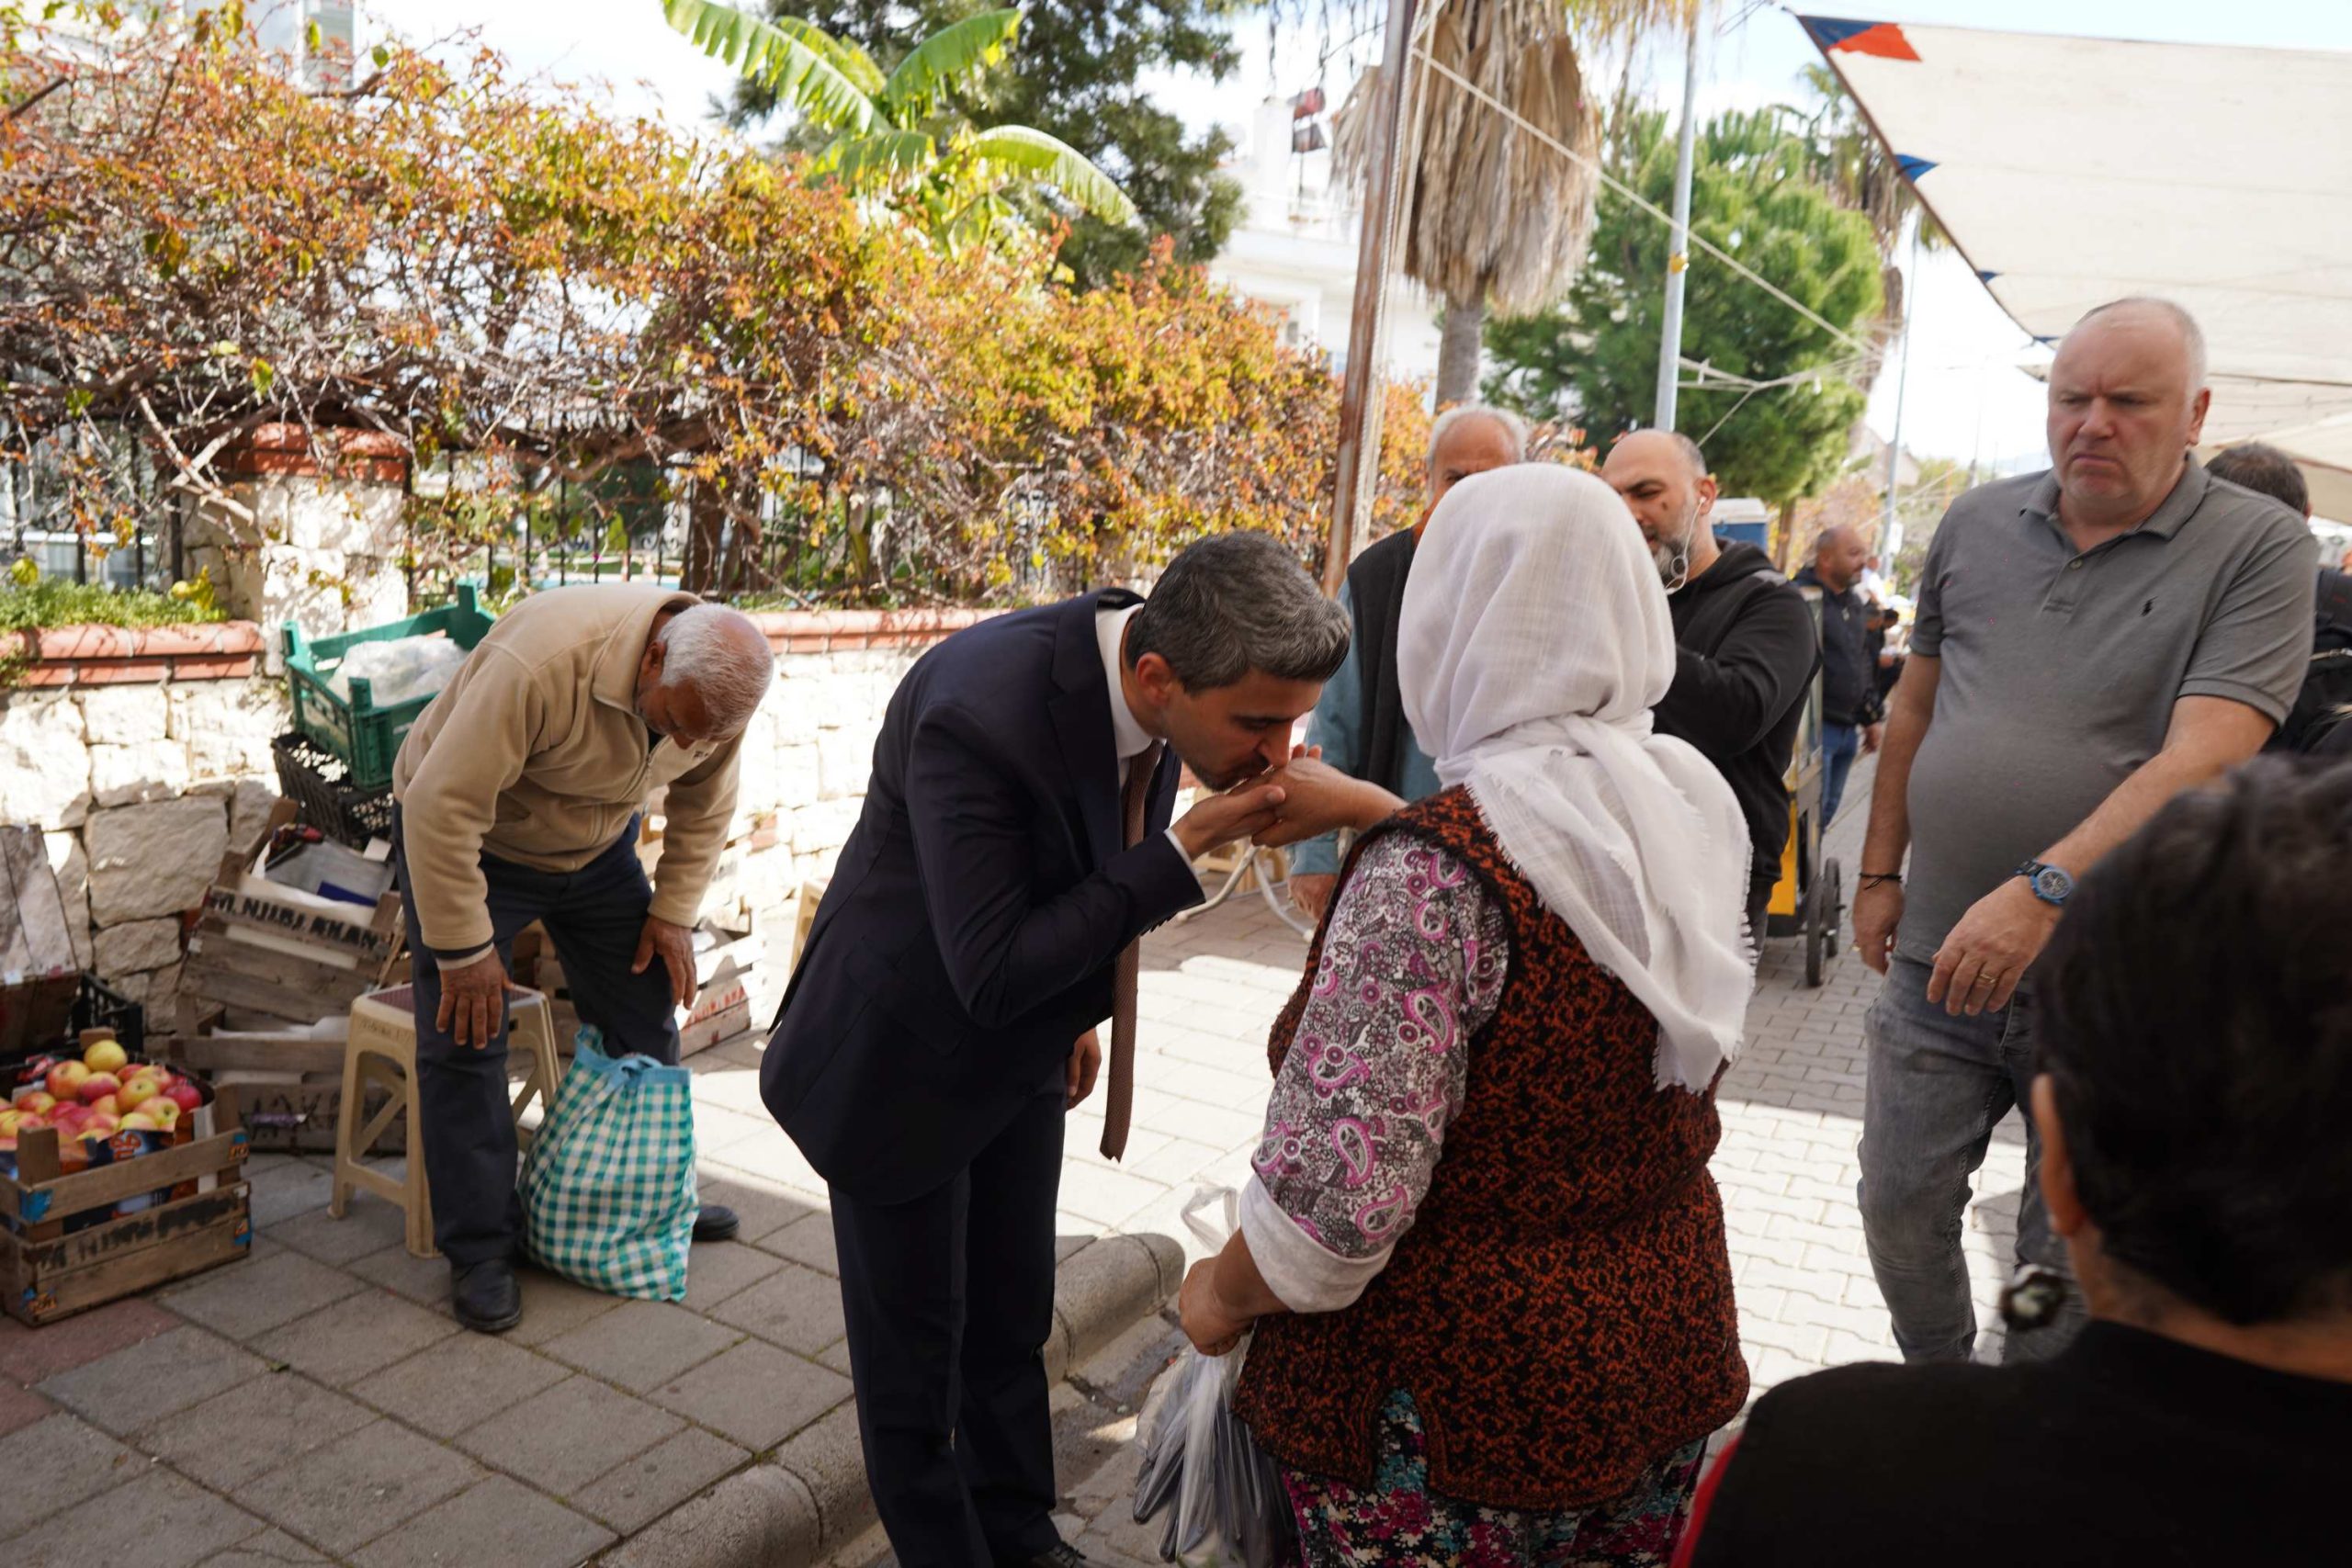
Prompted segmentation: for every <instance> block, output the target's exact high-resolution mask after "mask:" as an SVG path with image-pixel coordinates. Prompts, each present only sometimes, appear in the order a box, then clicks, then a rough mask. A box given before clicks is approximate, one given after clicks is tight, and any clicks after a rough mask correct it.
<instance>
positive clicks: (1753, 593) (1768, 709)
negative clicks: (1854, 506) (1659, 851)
mask: <svg viewBox="0 0 2352 1568" xmlns="http://www.w3.org/2000/svg"><path fill="white" fill-rule="evenodd" d="M1667 604H1668V606H1669V607H1670V608H1671V610H1672V611H1673V615H1674V640H1675V642H1676V644H1677V645H1679V653H1678V655H1677V657H1676V660H1675V670H1674V684H1673V686H1672V687H1671V688H1669V689H1668V692H1667V694H1666V700H1665V701H1664V702H1662V703H1660V704H1658V705H1657V708H1656V709H1655V710H1654V711H1653V717H1655V718H1656V720H1657V729H1658V733H1660V734H1661V735H1672V736H1675V737H1677V738H1679V739H1683V740H1687V741H1689V742H1690V743H1691V745H1693V746H1695V747H1697V748H1698V749H1699V750H1701V751H1702V752H1704V753H1705V754H1706V757H1707V761H1711V762H1713V763H1714V765H1715V767H1716V769H1717V771H1719V772H1720V773H1722V774H1723V775H1724V783H1726V784H1730V785H1731V791H1732V794H1734V795H1736V796H1738V797H1739V809H1740V814H1741V815H1742V816H1744V817H1746V818H1747V838H1748V846H1749V848H1750V850H1751V851H1752V852H1753V853H1754V865H1753V868H1752V870H1751V872H1750V876H1749V886H1750V889H1751V898H1752V897H1753V894H1754V891H1755V890H1756V889H1758V888H1760V887H1770V886H1772V884H1773V883H1775V882H1777V881H1779V880H1780V875H1781V851H1782V850H1784V849H1786V848H1787V847H1788V842H1789V791H1788V785H1787V784H1786V783H1785V782H1784V779H1785V776H1786V774H1787V773H1788V767H1789V752H1790V749H1791V748H1792V746H1794V744H1795V743H1796V735H1797V726H1798V724H1799V723H1800V722H1801V721H1802V720H1803V719H1804V696H1805V688H1806V687H1807V686H1808V685H1809V684H1810V683H1811V682H1812V680H1813V672H1814V671H1815V670H1816V669H1817V668H1819V666H1820V664H1821V629H1820V627H1819V626H1818V625H1816V624H1815V619H1814V612H1813V609H1812V607H1811V606H1809V605H1808V604H1805V602H1804V594H1803V593H1802V592H1799V591H1798V590H1797V588H1796V586H1795V585H1794V584H1793V583H1792V582H1790V581H1789V580H1788V579H1787V578H1785V577H1782V576H1781V574H1780V573H1779V572H1777V571H1774V570H1772V560H1771V558H1770V556H1767V555H1766V554H1765V553H1764V552H1763V551H1762V550H1759V549H1758V548H1757V547H1755V546H1754V545H1747V544H1729V545H1725V546H1724V553H1723V555H1722V557H1721V558H1719V559H1717V560H1716V562H1715V564H1714V565H1713V566H1712V567H1709V568H1708V569H1707V570H1706V571H1704V572H1703V573H1702V574H1701V575H1700V576H1698V577H1696V578H1693V579H1692V580H1691V581H1690V582H1689V583H1687V584H1685V585H1684V586H1683V589H1682V591H1681V592H1679V593H1675V594H1672V595H1670V596H1668V600H1667ZM1759 934H1760V933H1759Z"/></svg>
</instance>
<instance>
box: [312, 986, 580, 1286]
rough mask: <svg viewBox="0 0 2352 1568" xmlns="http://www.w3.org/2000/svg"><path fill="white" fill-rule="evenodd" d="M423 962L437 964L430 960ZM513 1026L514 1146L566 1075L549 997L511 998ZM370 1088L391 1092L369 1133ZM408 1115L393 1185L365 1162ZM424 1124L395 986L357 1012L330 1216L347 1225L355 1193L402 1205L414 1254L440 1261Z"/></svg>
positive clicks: (403, 1001)
mask: <svg viewBox="0 0 2352 1568" xmlns="http://www.w3.org/2000/svg"><path fill="white" fill-rule="evenodd" d="M424 962H426V963H430V962H432V961H431V960H430V959H429V958H428V959H426V960H424ZM506 1019H507V1023H506V1070H507V1078H508V1080H509V1082H510V1083H515V1084H519V1085H520V1088H521V1092H520V1093H518V1094H516V1095H515V1100H514V1105H515V1138H516V1140H517V1142H526V1141H527V1140H528V1138H529V1136H530V1134H529V1131H528V1130H527V1129H526V1128H525V1127H524V1126H523V1113H524V1112H525V1111H527V1110H528V1109H529V1108H530V1105H531V1102H532V1101H533V1100H537V1101H538V1102H539V1105H540V1108H541V1112H542V1114H544V1113H545V1111H546V1109H547V1108H548V1107H549V1106H552V1105H553V1104H554V1103H555V1086H556V1077H557V1074H558V1072H559V1071H560V1068H559V1066H558V1064H557V1060H556V1047H555V1024H554V1016H553V1013H552V1011H551V1010H550V1009H549V1008H548V999H547V998H546V997H545V996H544V995H543V994H541V993H540V992H537V991H533V990H526V989H525V988H524V987H520V986H514V987H508V988H507V992H506ZM518 1057H519V1058H520V1068H521V1070H520V1071H519V1072H517V1070H516V1068H517V1058H518ZM370 1088H380V1089H384V1090H385V1091H386V1094H387V1098H386V1100H385V1102H384V1105H383V1107H382V1109H380V1110H379V1111H377V1112H376V1114H375V1115H373V1116H371V1117H369V1118H368V1120H367V1122H366V1124H365V1125H362V1124H361V1122H360V1106H361V1103H362V1101H363V1100H364V1099H365V1096H366V1092H367V1090H368V1089H370ZM401 1111H407V1112H408V1145H407V1168H406V1169H405V1170H404V1171H403V1172H402V1175H401V1179H399V1180H394V1179H392V1178H391V1177H390V1176H389V1175H387V1174H385V1173H384V1172H383V1171H380V1170H376V1169H372V1168H369V1167H368V1165H366V1164H365V1163H363V1162H362V1159H361V1156H363V1155H364V1154H366V1152H367V1151H368V1149H369V1148H370V1147H372V1146H373V1145H374V1144H375V1142H376V1140H377V1139H378V1138H379V1137H381V1136H383V1134H384V1130H385V1129H386V1128H387V1127H390V1125H391V1123H392V1118H393V1117H395V1116H397V1115H399V1114H400V1113H401ZM422 1122H423V1107H422V1105H421V1104H420V1102H419V1100H418V1096H417V1093H416V1012H415V1000H414V994H413V987H408V986H395V987H392V988H391V989H390V990H387V991H370V992H368V994H367V995H366V996H364V997H361V998H359V999H358V1000H356V1001H355V1002H353V1003H352V1004H351V1037H350V1039H349V1040H348V1041H347V1042H346V1043H345V1045H344V1051H343V1104H342V1107H341V1109H340V1110H339V1111H338V1112H337V1114H336V1117H335V1130H334V1188H333V1190H332V1191H331V1193H330V1194H329V1197H328V1200H327V1213H331V1214H333V1215H334V1217H335V1218H336V1219H338V1220H339V1219H341V1218H343V1217H344V1210H345V1207H346V1206H347V1205H348V1203H349V1201H350V1198H351V1192H352V1189H354V1188H357V1189H359V1190H361V1191H364V1192H372V1193H374V1194H375V1195H376V1196H377V1197H379V1198H381V1199H383V1200H384V1201H387V1202H390V1203H397V1204H399V1205H400V1207H401V1212H402V1213H403V1214H404V1215H405V1216H406V1218H407V1235H406V1239H407V1243H408V1249H409V1251H410V1253H411V1254H413V1256H415V1257H418V1258H438V1257H439V1256H440V1253H439V1252H438V1251H437V1250H436V1249H435V1247H434V1245H433V1193H432V1190H431V1189H430V1188H429V1187H428V1186H427V1185H426V1184H425V1179H424V1128H423V1126H422V1124H421V1123H422Z"/></svg>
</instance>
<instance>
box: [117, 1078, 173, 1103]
mask: <svg viewBox="0 0 2352 1568" xmlns="http://www.w3.org/2000/svg"><path fill="white" fill-rule="evenodd" d="M162 1092H163V1086H162V1085H161V1084H158V1083H157V1082H156V1081H155V1080H154V1079H153V1078H152V1077H146V1076H144V1075H143V1074H140V1073H133V1074H131V1075H130V1077H129V1078H127V1079H125V1080H124V1081H123V1086H122V1087H121V1088H120V1089H117V1090H115V1094H114V1099H115V1103H116V1104H118V1105H119V1106H121V1107H122V1108H123V1109H124V1110H125V1111H136V1110H138V1109H139V1108H140V1107H141V1106H142V1105H144V1104H146V1103H147V1101H149V1100H153V1099H154V1098H155V1097H156V1096H157V1095H158V1094H161V1093H162Z"/></svg>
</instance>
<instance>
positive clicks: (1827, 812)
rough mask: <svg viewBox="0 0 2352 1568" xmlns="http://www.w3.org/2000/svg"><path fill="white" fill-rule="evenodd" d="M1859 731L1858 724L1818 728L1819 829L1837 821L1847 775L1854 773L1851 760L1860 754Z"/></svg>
mask: <svg viewBox="0 0 2352 1568" xmlns="http://www.w3.org/2000/svg"><path fill="white" fill-rule="evenodd" d="M1861 751H1862V731H1861V727H1860V725H1853V724H1831V723H1830V722H1829V721H1828V720H1826V719H1824V720H1823V721H1822V725H1821V830H1822V831H1823V832H1825V833H1826V832H1827V831H1829V824H1830V823H1832V822H1835V821H1836V820H1837V819H1838V804H1839V803H1840V802H1842V801H1843V800H1844V799H1845V798H1846V775H1847V774H1849V773H1852V772H1853V771H1854V759H1855V758H1856V757H1858V756H1860V755H1861Z"/></svg>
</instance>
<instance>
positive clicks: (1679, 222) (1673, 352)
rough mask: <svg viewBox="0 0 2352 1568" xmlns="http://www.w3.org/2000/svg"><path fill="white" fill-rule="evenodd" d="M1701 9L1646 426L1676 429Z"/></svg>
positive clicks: (1685, 70) (1690, 53) (1696, 15)
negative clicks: (1651, 413)
mask: <svg viewBox="0 0 2352 1568" xmlns="http://www.w3.org/2000/svg"><path fill="white" fill-rule="evenodd" d="M1705 9H1706V7H1705V6H1699V7H1697V8H1695V9H1694V10H1692V11H1691V39H1690V44H1689V47H1688V48H1687V49H1686V50H1685V51H1684V59H1683V62H1682V130H1681V132H1680V134H1679V136H1678V137H1677V139H1676V141H1675V149H1674V228H1673V231H1672V233H1671V235H1670V237H1669V238H1668V241H1667V256H1666V321H1665V324H1664V326H1663V327H1662V328H1661V330H1660V331H1659V333H1658V343H1657V417H1656V418H1655V419H1653V420H1652V421H1651V422H1650V423H1652V424H1654V425H1656V426H1657V428H1658V429H1660V430H1672V429H1673V428H1674V401H1675V392H1676V390H1677V383H1679V381H1680V380H1681V379H1682V284H1683V280H1684V278H1685V277H1687V276H1689V274H1690V270H1691V154H1692V152H1693V151H1694V144H1695V143H1696V141H1697V139H1698V129H1699V113H1698V110H1699V40H1700V39H1701V38H1702V36H1704V35H1703V33H1702V30H1701V28H1700V26H1699V23H1700V17H1701V14H1702V12H1703V11H1704V10H1705Z"/></svg>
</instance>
